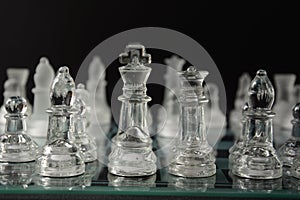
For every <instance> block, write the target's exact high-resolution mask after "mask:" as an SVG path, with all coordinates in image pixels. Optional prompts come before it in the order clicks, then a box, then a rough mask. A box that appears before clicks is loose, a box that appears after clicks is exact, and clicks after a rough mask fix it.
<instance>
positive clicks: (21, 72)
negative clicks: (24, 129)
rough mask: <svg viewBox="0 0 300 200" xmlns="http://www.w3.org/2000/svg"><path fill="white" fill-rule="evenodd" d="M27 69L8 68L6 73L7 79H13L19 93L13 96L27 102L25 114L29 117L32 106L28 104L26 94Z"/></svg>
mask: <svg viewBox="0 0 300 200" xmlns="http://www.w3.org/2000/svg"><path fill="white" fill-rule="evenodd" d="M29 72H30V71H29V69H26V68H8V69H7V70H6V73H7V77H8V79H15V80H16V81H17V85H18V88H19V89H18V91H19V92H20V94H15V95H14V96H18V95H19V96H21V97H23V98H25V100H26V101H27V111H26V114H27V115H28V116H30V115H31V113H32V105H31V104H30V103H29V100H28V98H27V94H26V93H27V92H26V84H27V81H28V77H29Z"/></svg>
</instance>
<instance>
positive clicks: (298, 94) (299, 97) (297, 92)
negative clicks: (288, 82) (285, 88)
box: [293, 85, 300, 103]
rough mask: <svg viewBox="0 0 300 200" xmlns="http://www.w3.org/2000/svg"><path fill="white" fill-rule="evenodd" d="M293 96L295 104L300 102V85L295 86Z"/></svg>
mask: <svg viewBox="0 0 300 200" xmlns="http://www.w3.org/2000/svg"><path fill="white" fill-rule="evenodd" d="M293 94H294V102H295V103H298V102H300V85H295V87H294V92H293Z"/></svg>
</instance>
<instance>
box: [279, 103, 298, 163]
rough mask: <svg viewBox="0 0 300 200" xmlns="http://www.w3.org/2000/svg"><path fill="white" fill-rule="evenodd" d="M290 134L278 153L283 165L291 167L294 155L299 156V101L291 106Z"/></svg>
mask: <svg viewBox="0 0 300 200" xmlns="http://www.w3.org/2000/svg"><path fill="white" fill-rule="evenodd" d="M293 117H294V119H293V120H292V121H291V123H292V125H293V129H292V136H291V138H290V139H288V140H287V141H286V142H285V143H284V144H283V145H282V146H281V147H280V148H279V149H278V155H279V158H280V160H281V161H282V164H283V166H285V167H291V166H292V165H293V160H294V158H295V157H296V156H300V103H297V104H296V105H295V106H294V107H293Z"/></svg>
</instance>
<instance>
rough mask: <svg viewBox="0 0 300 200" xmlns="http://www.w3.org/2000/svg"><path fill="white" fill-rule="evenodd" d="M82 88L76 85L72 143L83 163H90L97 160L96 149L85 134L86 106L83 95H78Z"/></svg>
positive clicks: (92, 141) (80, 85)
mask: <svg viewBox="0 0 300 200" xmlns="http://www.w3.org/2000/svg"><path fill="white" fill-rule="evenodd" d="M82 88H84V85H83V86H82V84H78V85H77V89H76V100H75V103H74V108H75V109H76V110H78V112H77V113H75V114H74V121H75V131H74V142H75V144H76V145H77V146H79V148H80V151H81V152H82V154H83V158H84V161H85V162H92V161H95V160H97V147H96V143H95V142H94V140H92V139H91V138H90V137H89V135H88V134H87V132H86V104H85V102H84V100H83V99H82V97H83V95H81V94H80V93H81V92H82Z"/></svg>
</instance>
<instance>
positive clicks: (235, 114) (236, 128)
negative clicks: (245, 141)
mask: <svg viewBox="0 0 300 200" xmlns="http://www.w3.org/2000/svg"><path fill="white" fill-rule="evenodd" d="M250 82H251V77H250V75H249V74H248V73H243V74H242V75H241V76H240V78H239V81H238V89H237V92H236V97H235V101H234V109H233V110H232V111H231V112H230V113H229V125H230V129H231V130H232V131H233V132H234V133H235V138H238V137H239V134H240V132H241V129H242V124H241V119H242V112H241V109H242V108H243V105H244V103H245V102H246V101H247V100H246V99H247V93H248V88H249V85H250Z"/></svg>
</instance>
